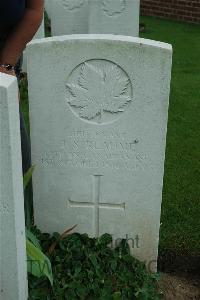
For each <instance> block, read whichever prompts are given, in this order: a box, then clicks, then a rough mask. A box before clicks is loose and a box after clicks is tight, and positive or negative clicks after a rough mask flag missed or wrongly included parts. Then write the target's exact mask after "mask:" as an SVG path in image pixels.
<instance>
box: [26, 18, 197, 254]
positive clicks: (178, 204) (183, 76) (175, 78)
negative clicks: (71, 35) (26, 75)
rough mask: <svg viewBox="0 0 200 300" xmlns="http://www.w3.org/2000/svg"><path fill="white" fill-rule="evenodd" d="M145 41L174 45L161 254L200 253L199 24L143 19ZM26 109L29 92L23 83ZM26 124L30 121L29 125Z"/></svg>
mask: <svg viewBox="0 0 200 300" xmlns="http://www.w3.org/2000/svg"><path fill="white" fill-rule="evenodd" d="M141 22H143V23H145V24H146V31H145V32H144V33H143V34H141V36H142V37H145V38H149V39H154V40H159V41H163V42H168V43H171V44H172V46H173V50H174V54H173V70H172V84H171V96H170V108H169V124H168V135H167V149H166V163H165V177H164V189H163V204H162V220H161V222H162V226H161V232H160V250H165V249H171V250H175V252H176V253H182V254H192V255H197V254H200V26H198V25H191V24H186V23H179V22H175V21H166V20H161V19H156V18H151V17H142V18H141ZM22 86H23V88H22V107H23V111H24V112H25V117H26V120H28V116H27V108H28V105H27V101H26V99H27V94H26V89H25V84H24V83H23V84H22ZM27 122H28V121H27Z"/></svg>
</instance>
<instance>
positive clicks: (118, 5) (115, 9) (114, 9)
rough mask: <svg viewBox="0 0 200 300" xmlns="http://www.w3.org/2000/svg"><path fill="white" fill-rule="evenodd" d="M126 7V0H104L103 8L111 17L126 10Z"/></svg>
mask: <svg viewBox="0 0 200 300" xmlns="http://www.w3.org/2000/svg"><path fill="white" fill-rule="evenodd" d="M125 6H126V2H125V0H118V1H113V0H102V8H103V10H104V11H105V12H106V13H107V14H108V15H109V16H113V15H115V14H119V13H121V12H122V11H123V10H124V9H125Z"/></svg>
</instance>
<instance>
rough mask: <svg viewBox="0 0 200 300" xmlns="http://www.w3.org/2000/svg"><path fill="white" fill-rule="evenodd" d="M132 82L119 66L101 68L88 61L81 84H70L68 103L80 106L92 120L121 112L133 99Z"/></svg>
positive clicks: (82, 113) (79, 79)
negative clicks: (129, 88)
mask: <svg viewBox="0 0 200 300" xmlns="http://www.w3.org/2000/svg"><path fill="white" fill-rule="evenodd" d="M129 84H130V80H129V78H128V76H126V75H125V74H122V72H121V71H120V68H119V67H118V66H117V65H114V64H112V65H109V66H104V68H99V67H97V66H94V65H92V64H91V63H88V62H86V63H84V64H83V65H82V67H81V71H80V76H79V78H78V81H77V84H73V83H71V84H67V85H66V87H67V90H68V92H69V95H70V96H69V99H68V103H69V104H70V105H71V106H74V107H76V108H79V115H80V117H82V118H85V119H88V120H91V119H93V118H95V117H96V116H99V121H100V120H101V116H102V114H103V113H104V112H109V113H119V112H122V111H124V106H125V105H126V104H127V103H128V102H129V101H131V97H130V96H129V95H127V88H128V86H129Z"/></svg>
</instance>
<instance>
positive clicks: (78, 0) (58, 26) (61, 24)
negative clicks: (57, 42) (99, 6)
mask: <svg viewBox="0 0 200 300" xmlns="http://www.w3.org/2000/svg"><path fill="white" fill-rule="evenodd" d="M51 1H52V2H51V33H52V36H55V35H66V34H77V33H81V34H83V33H88V18H89V2H88V0H51Z"/></svg>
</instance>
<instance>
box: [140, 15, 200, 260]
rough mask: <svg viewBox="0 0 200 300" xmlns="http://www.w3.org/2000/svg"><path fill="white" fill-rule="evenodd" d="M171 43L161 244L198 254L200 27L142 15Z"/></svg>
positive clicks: (152, 31)
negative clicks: (171, 54)
mask: <svg viewBox="0 0 200 300" xmlns="http://www.w3.org/2000/svg"><path fill="white" fill-rule="evenodd" d="M141 22H143V23H145V25H146V30H145V32H144V33H143V34H141V36H142V37H145V38H148V39H154V40H159V41H163V42H167V43H170V44H172V46H173V69H172V83H171V95H170V107H169V123H168V135H167V149H166V162H165V177H164V189H163V204H162V220H161V221H162V226H161V232H160V249H161V250H163V249H172V250H175V251H176V252H177V253H184V254H193V255H197V254H200V26H198V25H191V24H186V23H179V22H175V21H168V20H161V19H156V18H151V17H142V18H141Z"/></svg>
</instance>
